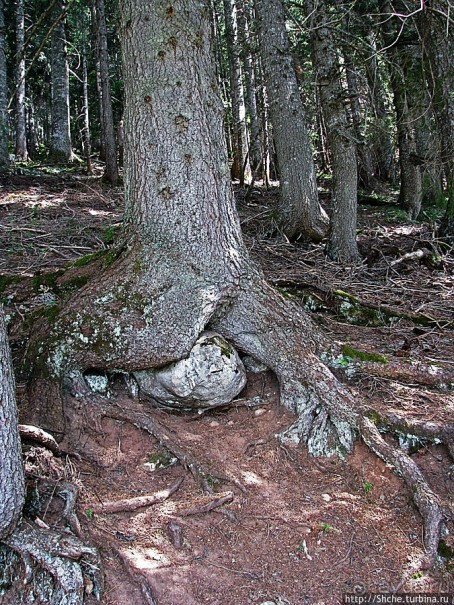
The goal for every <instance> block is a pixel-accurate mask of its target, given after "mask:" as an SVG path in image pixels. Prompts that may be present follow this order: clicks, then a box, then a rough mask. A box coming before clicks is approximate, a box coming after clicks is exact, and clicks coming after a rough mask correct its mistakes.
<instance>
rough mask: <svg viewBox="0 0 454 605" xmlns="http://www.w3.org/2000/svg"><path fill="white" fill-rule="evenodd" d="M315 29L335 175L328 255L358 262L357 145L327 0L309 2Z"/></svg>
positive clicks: (314, 43)
mask: <svg viewBox="0 0 454 605" xmlns="http://www.w3.org/2000/svg"><path fill="white" fill-rule="evenodd" d="M305 11H306V15H307V17H308V19H309V24H310V27H311V48H312V58H313V65H314V70H315V77H316V81H317V85H318V87H319V91H320V101H321V105H322V111H323V117H324V121H325V126H326V131H327V135H328V145H329V148H330V152H331V166H332V172H333V189H332V212H331V219H330V227H329V235H328V243H327V246H326V251H327V254H328V256H329V257H330V258H331V259H333V260H338V261H341V262H344V263H349V262H355V261H357V260H358V257H359V254H358V248H357V244H356V215H357V186H358V179H357V165H356V144H355V142H354V133H353V132H352V127H351V123H350V122H349V120H348V116H347V112H346V108H345V105H344V99H345V91H344V88H343V86H342V81H341V74H340V68H339V60H338V56H337V49H336V48H335V46H334V42H333V35H332V32H331V31H330V30H329V28H328V26H327V25H328V22H329V19H330V16H329V14H328V11H327V9H326V5H325V3H324V0H319V1H318V2H317V4H316V5H315V3H314V2H313V1H312V0H305Z"/></svg>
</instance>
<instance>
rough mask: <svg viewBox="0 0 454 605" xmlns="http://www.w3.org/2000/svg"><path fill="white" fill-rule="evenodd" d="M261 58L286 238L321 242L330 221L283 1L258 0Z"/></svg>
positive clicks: (281, 215) (281, 217) (280, 214)
mask: <svg viewBox="0 0 454 605" xmlns="http://www.w3.org/2000/svg"><path fill="white" fill-rule="evenodd" d="M255 12H256V18H257V24H258V38H259V46H260V54H261V57H262V65H263V71H264V77H265V84H266V88H267V93H268V100H269V110H270V120H271V124H272V126H273V136H274V142H275V146H276V153H277V158H278V164H279V174H280V188H281V192H280V193H281V195H280V203H279V206H278V213H279V220H280V222H281V225H282V229H283V231H284V233H285V234H286V236H287V237H289V238H294V237H298V236H299V235H300V234H302V233H305V234H306V235H308V236H309V237H311V238H312V239H314V240H321V239H322V238H323V237H324V236H325V234H326V231H327V227H328V217H327V216H326V214H325V212H324V210H323V209H322V208H321V206H320V204H319V201H318V195H317V183H316V179H315V167H314V160H313V157H312V148H311V145H310V141H309V135H308V132H307V127H306V121H305V112H304V107H303V103H302V100H301V96H300V92H299V89H298V82H297V79H296V74H295V70H294V67H293V60H292V56H291V52H290V46H289V40H288V35H287V30H286V28H285V13H284V8H283V6H282V2H281V0H256V2H255Z"/></svg>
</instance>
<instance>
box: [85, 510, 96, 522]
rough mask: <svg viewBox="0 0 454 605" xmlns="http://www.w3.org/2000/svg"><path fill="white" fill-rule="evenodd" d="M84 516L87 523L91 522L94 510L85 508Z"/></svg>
mask: <svg viewBox="0 0 454 605" xmlns="http://www.w3.org/2000/svg"><path fill="white" fill-rule="evenodd" d="M84 515H85V516H86V517H87V519H88V520H89V521H92V520H93V519H94V516H95V512H94V510H93V509H92V508H86V509H85V510H84Z"/></svg>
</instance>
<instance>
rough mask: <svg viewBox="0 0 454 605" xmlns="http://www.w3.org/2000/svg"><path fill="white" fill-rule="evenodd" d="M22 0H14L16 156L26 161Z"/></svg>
mask: <svg viewBox="0 0 454 605" xmlns="http://www.w3.org/2000/svg"><path fill="white" fill-rule="evenodd" d="M24 39H25V31H24V0H16V57H17V59H16V61H17V65H16V158H17V159H18V160H20V161H23V162H26V161H27V160H28V152H27V133H26V127H25V125H26V121H25V57H24Z"/></svg>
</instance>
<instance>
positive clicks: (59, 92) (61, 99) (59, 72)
mask: <svg viewBox="0 0 454 605" xmlns="http://www.w3.org/2000/svg"><path fill="white" fill-rule="evenodd" d="M63 11H65V0H58V1H57V3H56V5H55V10H54V19H57V18H58V16H59V15H61V14H62V12H63ZM51 66H52V82H51V87H52V104H51V134H50V145H49V158H50V159H51V161H53V162H61V163H67V162H72V160H73V152H72V146H71V131H70V117H69V71H68V60H67V56H66V32H65V19H60V21H59V22H58V24H57V26H56V27H55V29H54V30H53V32H52V58H51Z"/></svg>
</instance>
